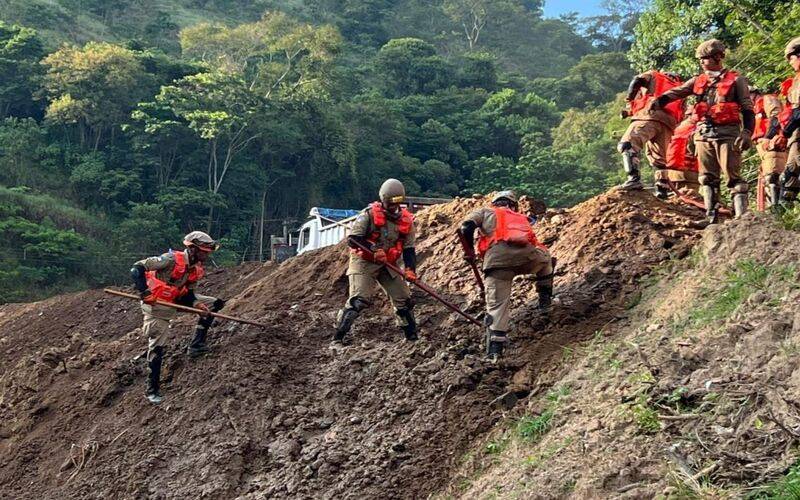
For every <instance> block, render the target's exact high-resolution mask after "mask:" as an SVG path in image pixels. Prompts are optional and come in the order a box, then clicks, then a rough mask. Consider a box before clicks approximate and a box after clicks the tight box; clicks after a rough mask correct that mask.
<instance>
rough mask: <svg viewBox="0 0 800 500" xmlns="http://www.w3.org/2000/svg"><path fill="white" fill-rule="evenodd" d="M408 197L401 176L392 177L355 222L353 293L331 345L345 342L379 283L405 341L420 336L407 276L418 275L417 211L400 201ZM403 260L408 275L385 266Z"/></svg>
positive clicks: (349, 271)
mask: <svg viewBox="0 0 800 500" xmlns="http://www.w3.org/2000/svg"><path fill="white" fill-rule="evenodd" d="M405 197H406V191H405V187H403V184H402V183H401V182H400V181H398V180H397V179H389V180H387V181H386V182H384V183H383V185H382V186H381V189H380V201H376V202H374V203H372V204H371V205H370V206H369V207H368V208H367V209H366V210H364V211H363V212H361V214H360V215H359V216H358V217H357V218H356V221H355V222H354V223H353V227H352V229H351V232H350V235H349V236H348V243H349V245H350V252H351V253H350V264H349V266H348V268H347V277H348V280H349V283H350V293H349V297H348V299H347V303H346V304H345V306H344V308H343V309H341V310H340V311H339V314H338V316H337V320H336V333H335V334H334V337H333V346H332V347H335V346H338V345H341V344H342V341H343V340H344V337H345V335H346V334H347V332H349V331H350V328H351V327H352V326H353V322H354V321H355V320H356V318H357V317H358V315H359V313H360V312H361V311H363V310H364V309H366V308H367V307H368V306H369V305H370V304H371V300H372V296H373V294H374V292H375V285H380V287H381V288H382V289H383V291H384V292H386V295H388V296H389V300H391V302H392V306H394V313H395V317H396V320H397V326H399V327H400V328H401V329H402V330H403V334H404V335H405V338H406V340H408V341H411V342H413V341H415V340H417V322H416V320H415V319H414V313H413V312H412V309H413V307H414V303H413V302H412V300H411V290H410V289H409V288H408V284H407V283H406V281H405V280H409V281H414V280H416V279H417V276H416V274H415V272H416V267H417V257H416V252H415V250H414V244H415V241H416V231H415V229H414V216H413V215H412V214H411V212H409V211H408V210H406V209H405V208H403V207H401V206H400V204H401V203H403V202H404V201H405ZM356 242H358V243H359V244H361V245H363V246H365V247H366V248H368V249H369V252H367V251H364V250H363V249H361V248H360V247H359V246H358V245H356V244H355V243H356ZM401 259H402V261H403V265H404V267H405V269H404V275H399V274H397V273H396V272H395V271H393V270H391V269H389V268H388V267H387V266H386V263H387V262H388V263H391V264H394V265H397V266H399V262H400V260H401ZM404 278H405V279H404Z"/></svg>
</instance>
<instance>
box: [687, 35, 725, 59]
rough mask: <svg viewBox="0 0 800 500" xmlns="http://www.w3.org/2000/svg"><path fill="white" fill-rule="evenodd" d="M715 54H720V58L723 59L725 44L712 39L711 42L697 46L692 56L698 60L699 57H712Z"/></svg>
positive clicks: (707, 41)
mask: <svg viewBox="0 0 800 500" xmlns="http://www.w3.org/2000/svg"><path fill="white" fill-rule="evenodd" d="M716 54H720V55H721V56H722V57H725V44H723V43H722V42H720V41H719V40H717V39H716V38H712V39H711V40H706V41H705V42H703V43H701V44H700V45H698V46H697V50H696V51H695V53H694V56H695V57H697V58H698V59H699V58H701V57H712V56H714V55H716Z"/></svg>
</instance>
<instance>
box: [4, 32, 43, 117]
mask: <svg viewBox="0 0 800 500" xmlns="http://www.w3.org/2000/svg"><path fill="white" fill-rule="evenodd" d="M43 55H44V49H43V48H42V42H41V40H40V39H39V36H38V35H37V33H36V31H35V30H33V29H30V28H24V27H21V26H16V25H14V26H9V25H7V24H6V23H4V22H3V21H0V119H3V118H5V117H7V116H24V115H26V114H29V113H34V112H36V108H37V106H36V104H35V103H33V102H32V101H33V94H34V92H35V90H36V78H37V77H38V76H39V74H40V73H41V70H40V67H39V60H40V59H41V58H42V56H43Z"/></svg>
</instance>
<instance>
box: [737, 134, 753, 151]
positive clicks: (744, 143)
mask: <svg viewBox="0 0 800 500" xmlns="http://www.w3.org/2000/svg"><path fill="white" fill-rule="evenodd" d="M752 135H753V133H752V132H750V131H749V130H742V132H741V133H740V134H739V137H737V138H736V140H735V141H733V144H734V145H735V146H736V147H737V148H739V149H740V150H741V151H747V150H748V149H750V148H752V147H753V139H752Z"/></svg>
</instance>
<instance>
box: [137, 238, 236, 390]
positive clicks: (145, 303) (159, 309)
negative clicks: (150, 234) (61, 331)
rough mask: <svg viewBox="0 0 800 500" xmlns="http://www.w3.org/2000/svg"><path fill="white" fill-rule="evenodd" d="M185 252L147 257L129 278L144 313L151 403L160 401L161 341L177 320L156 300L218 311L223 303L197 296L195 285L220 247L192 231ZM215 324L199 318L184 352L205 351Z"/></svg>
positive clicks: (162, 342)
mask: <svg viewBox="0 0 800 500" xmlns="http://www.w3.org/2000/svg"><path fill="white" fill-rule="evenodd" d="M183 244H184V245H185V246H186V250H184V251H182V252H174V251H172V250H170V251H169V252H167V253H165V254H163V255H161V256H156V257H150V258H147V259H144V260H140V261H139V262H137V263H135V264H134V265H133V268H132V269H131V277H132V278H133V283H134V286H135V287H136V290H138V291H139V296H140V297H141V299H142V313H143V314H144V326H143V330H144V334H145V335H147V365H148V369H149V375H148V378H147V391H146V396H147V399H148V400H149V401H150V402H151V403H153V404H159V403H161V401H162V399H163V398H162V397H161V392H160V390H159V384H160V379H161V364H162V362H163V359H164V341H165V338H164V337H165V336H166V334H167V330H168V329H169V328H170V322H171V321H172V320H173V319H175V317H176V315H177V314H176V310H175V309H173V308H171V307H166V306H162V305H158V304H156V301H157V300H159V301H164V302H170V303H174V304H179V305H183V306H188V307H194V308H197V309H203V310H205V311H210V312H217V311H219V310H221V309H222V307H223V306H224V305H225V301H223V300H222V299H218V298H216V297H208V296H205V295H200V294H196V293H195V291H194V288H195V285H197V282H198V281H199V280H200V279H201V278H202V277H203V275H204V274H205V271H204V269H203V263H204V262H205V261H206V260H207V259H208V257H209V255H211V253H212V252H214V251H215V250H217V248H219V245H218V244H217V242H215V241H214V240H213V239H211V237H210V236H209V235H207V234H206V233H204V232H201V231H193V232H191V233H189V234H187V235H186V237H184V239H183ZM213 322H214V317H213V316H201V317H200V318H199V319H198V321H197V327H196V328H195V332H194V338H193V339H192V341H191V343H190V344H189V347H188V348H187V353H188V354H189V355H190V356H192V357H195V356H198V355H200V354H203V353H206V352H208V347H207V346H206V334H207V333H208V329H209V327H211V324H212V323H213Z"/></svg>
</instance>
